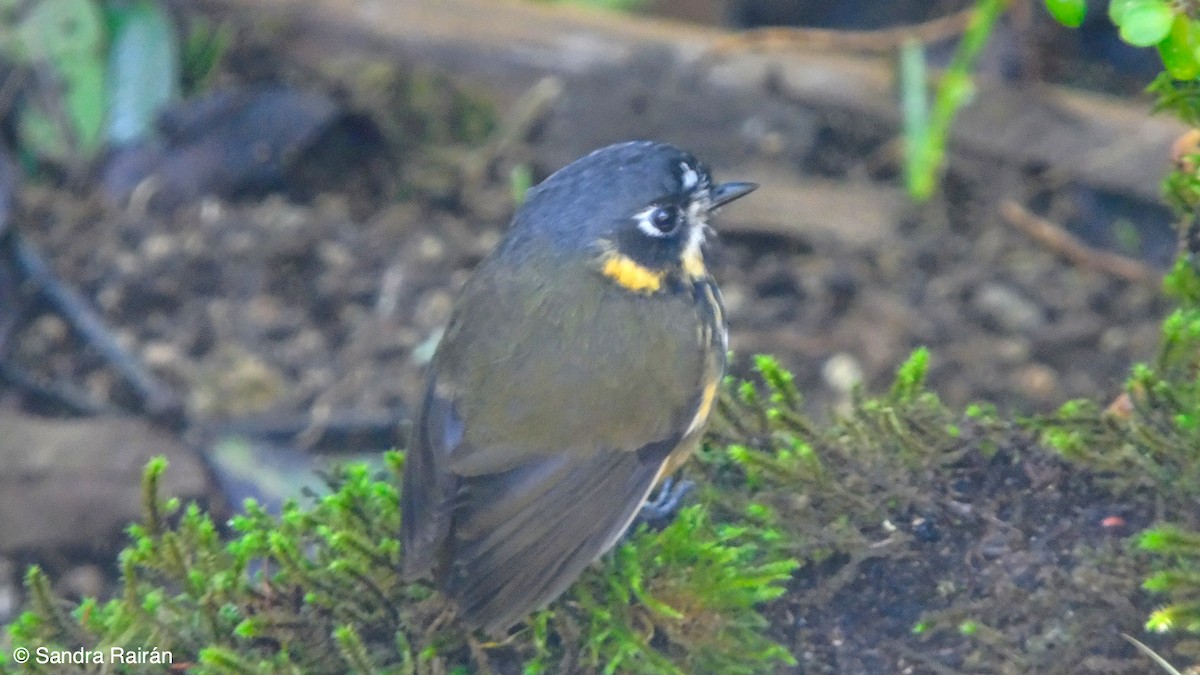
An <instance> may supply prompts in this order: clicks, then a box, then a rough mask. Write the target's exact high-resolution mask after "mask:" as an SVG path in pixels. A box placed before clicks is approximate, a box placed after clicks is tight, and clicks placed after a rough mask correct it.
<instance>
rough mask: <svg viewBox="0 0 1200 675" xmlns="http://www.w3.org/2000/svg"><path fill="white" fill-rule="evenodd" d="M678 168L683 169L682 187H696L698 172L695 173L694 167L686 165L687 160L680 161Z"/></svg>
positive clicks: (698, 177)
mask: <svg viewBox="0 0 1200 675" xmlns="http://www.w3.org/2000/svg"><path fill="white" fill-rule="evenodd" d="M679 168H681V169H683V176H682V180H683V189H684V190H691V189H692V188H694V187H696V183H699V182H700V174H698V173H696V170H695V169H693V168H692V167H690V166H688V164H687V162H680V163H679Z"/></svg>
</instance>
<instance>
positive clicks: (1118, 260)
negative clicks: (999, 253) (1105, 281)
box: [1000, 199, 1159, 284]
mask: <svg viewBox="0 0 1200 675" xmlns="http://www.w3.org/2000/svg"><path fill="white" fill-rule="evenodd" d="M1000 216H1001V217H1002V218H1004V220H1005V221H1007V222H1008V223H1009V224H1010V225H1012V226H1014V227H1016V228H1017V229H1018V230H1020V231H1022V232H1024V233H1025V234H1027V235H1029V236H1030V237H1032V238H1033V239H1034V240H1035V241H1037V242H1038V243H1040V244H1042V245H1043V246H1045V247H1046V248H1049V249H1050V250H1052V251H1054V252H1055V253H1058V254H1059V255H1061V256H1062V257H1064V258H1066V259H1067V260H1069V261H1071V262H1073V263H1075V264H1076V265H1080V266H1081V267H1087V268H1090V269H1094V270H1098V271H1101V272H1104V273H1105V274H1109V275H1112V276H1114V277H1117V278H1119V279H1124V280H1125V281H1129V282H1132V283H1139V284H1140V283H1148V282H1157V281H1158V278H1159V275H1158V273H1157V272H1155V271H1154V270H1153V269H1151V268H1150V267H1149V266H1147V265H1146V264H1144V263H1142V262H1141V261H1138V260H1134V259H1133V258H1128V257H1126V256H1123V255H1118V254H1116V253H1110V252H1108V251H1100V250H1097V249H1095V248H1092V247H1091V246H1088V245H1087V244H1085V243H1084V242H1083V241H1082V240H1080V239H1079V238H1078V237H1076V236H1075V235H1073V234H1071V233H1070V232H1067V231H1066V230H1065V229H1063V227H1062V226H1061V225H1059V224H1058V223H1055V222H1053V221H1050V220H1047V219H1045V218H1042V217H1041V216H1038V215H1036V214H1034V213H1031V212H1030V211H1029V210H1027V209H1026V208H1025V207H1023V206H1021V205H1020V204H1018V203H1016V202H1014V201H1012V200H1010V199H1009V200H1004V201H1003V202H1001V203H1000Z"/></svg>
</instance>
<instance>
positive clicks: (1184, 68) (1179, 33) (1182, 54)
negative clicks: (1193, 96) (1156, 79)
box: [1158, 14, 1200, 80]
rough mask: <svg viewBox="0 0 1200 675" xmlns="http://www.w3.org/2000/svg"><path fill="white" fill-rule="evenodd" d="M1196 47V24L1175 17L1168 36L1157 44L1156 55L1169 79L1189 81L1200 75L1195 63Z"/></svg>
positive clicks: (1198, 64) (1199, 69)
mask: <svg viewBox="0 0 1200 675" xmlns="http://www.w3.org/2000/svg"><path fill="white" fill-rule="evenodd" d="M1198 46H1200V40H1198V39H1197V25H1196V22H1194V21H1192V20H1191V19H1189V18H1187V16H1185V15H1183V14H1180V15H1179V16H1177V17H1175V20H1174V22H1172V24H1171V33H1170V35H1169V36H1168V37H1167V39H1166V40H1163V41H1162V42H1160V43H1158V55H1159V57H1160V58H1162V62H1163V67H1165V68H1166V69H1167V72H1168V73H1170V74H1171V77H1173V78H1175V79H1177V80H1191V79H1194V78H1195V77H1196V76H1197V75H1200V63H1197V62H1196V48H1197V47H1198Z"/></svg>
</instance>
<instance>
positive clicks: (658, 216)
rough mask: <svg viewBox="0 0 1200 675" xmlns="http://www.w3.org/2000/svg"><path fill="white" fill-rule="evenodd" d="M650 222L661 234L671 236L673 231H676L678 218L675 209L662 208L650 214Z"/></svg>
mask: <svg viewBox="0 0 1200 675" xmlns="http://www.w3.org/2000/svg"><path fill="white" fill-rule="evenodd" d="M649 220H650V224H651V225H653V226H654V228H655V229H657V230H658V231H659V232H662V233H663V234H669V233H670V232H671V230H674V229H675V223H676V221H677V220H678V218H677V213H676V211H675V209H669V208H664V207H662V206H660V207H658V208H656V209H654V211H652V212H651V213H650V219H649Z"/></svg>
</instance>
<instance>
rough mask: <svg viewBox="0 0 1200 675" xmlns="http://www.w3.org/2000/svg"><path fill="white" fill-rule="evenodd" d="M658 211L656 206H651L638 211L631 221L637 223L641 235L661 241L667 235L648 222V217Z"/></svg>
mask: <svg viewBox="0 0 1200 675" xmlns="http://www.w3.org/2000/svg"><path fill="white" fill-rule="evenodd" d="M658 209H659V207H657V206H651V207H650V208H648V209H645V210H643V211H639V212H638V213H637V215H635V216H634V217H633V219H634V220H636V221H637V226H638V229H639V230H641V231H642V234H645V235H647V236H651V237H656V238H658V239H662V238H663V237H666V236H668V233H666V232H663V231H662V230H660V229H658V228H657V227H655V226H654V223H652V222H650V217H651V216H653V215H654V212H655V211H657V210H658Z"/></svg>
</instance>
